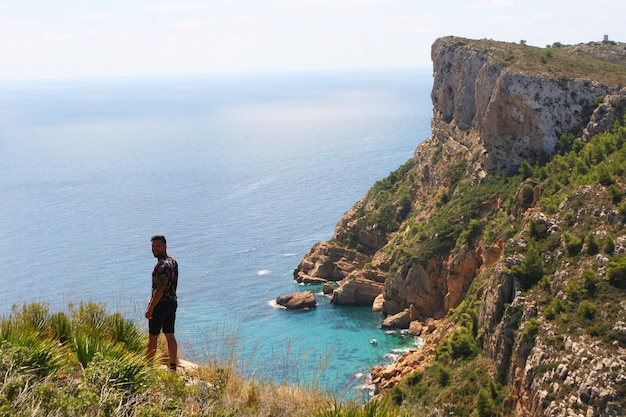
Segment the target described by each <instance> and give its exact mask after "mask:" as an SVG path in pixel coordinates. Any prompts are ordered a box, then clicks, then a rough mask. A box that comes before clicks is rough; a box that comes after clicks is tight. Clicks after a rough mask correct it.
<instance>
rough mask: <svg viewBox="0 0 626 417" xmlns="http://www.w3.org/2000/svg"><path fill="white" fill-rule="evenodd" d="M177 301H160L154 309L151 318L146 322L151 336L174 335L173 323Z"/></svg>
mask: <svg viewBox="0 0 626 417" xmlns="http://www.w3.org/2000/svg"><path fill="white" fill-rule="evenodd" d="M177 307H178V302H177V301H161V302H160V303H158V304H157V305H156V307H154V311H153V312H152V318H151V319H150V320H148V332H149V333H150V334H151V335H158V334H159V333H161V330H163V333H174V322H175V321H176V308H177Z"/></svg>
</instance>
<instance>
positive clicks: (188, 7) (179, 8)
mask: <svg viewBox="0 0 626 417" xmlns="http://www.w3.org/2000/svg"><path fill="white" fill-rule="evenodd" d="M212 8H213V6H212V5H211V4H210V3H205V2H199V1H198V2H192V3H163V4H154V5H151V6H147V7H145V8H144V9H143V10H144V11H146V12H148V13H177V12H190V11H192V12H193V11H198V10H209V9H212Z"/></svg>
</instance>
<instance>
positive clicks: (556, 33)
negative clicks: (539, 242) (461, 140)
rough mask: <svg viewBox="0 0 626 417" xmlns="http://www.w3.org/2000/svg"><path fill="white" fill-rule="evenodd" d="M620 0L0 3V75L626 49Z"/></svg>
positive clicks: (318, 66)
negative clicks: (471, 43) (454, 40)
mask: <svg viewBox="0 0 626 417" xmlns="http://www.w3.org/2000/svg"><path fill="white" fill-rule="evenodd" d="M624 16H626V2H624V0H598V1H590V0H539V1H538V0H458V1H446V0H431V1H421V0H419V1H418V0H206V1H204V0H187V1H173V0H164V1H162V0H107V1H102V0H99V1H96V0H0V80H12V79H33V78H35V79H39V78H42V79H43V78H74V77H119V76H159V75H179V74H190V75H191V74H194V75H195V74H210V73H230V72H256V71H293V70H298V71H299V70H326V69H349V68H350V69H351V68H401V67H423V66H427V67H430V66H431V65H432V63H431V59H430V48H431V45H432V43H433V42H434V41H435V40H436V39H437V38H439V37H442V36H449V35H454V36H462V37H467V38H471V39H484V38H487V39H493V40H497V41H506V42H519V41H521V40H525V41H526V43H527V44H528V45H533V46H540V47H545V46H546V45H551V44H553V43H554V42H560V43H562V44H576V43H584V42H590V41H601V40H602V39H603V36H604V35H609V39H610V40H615V41H621V42H626V25H625V24H624V22H623V19H624Z"/></svg>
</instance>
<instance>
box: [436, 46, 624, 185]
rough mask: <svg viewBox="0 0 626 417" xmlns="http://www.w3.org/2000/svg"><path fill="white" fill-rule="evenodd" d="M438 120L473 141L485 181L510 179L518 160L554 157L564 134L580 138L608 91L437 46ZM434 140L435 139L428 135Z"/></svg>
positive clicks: (465, 49)
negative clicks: (473, 134) (489, 176)
mask: <svg viewBox="0 0 626 417" xmlns="http://www.w3.org/2000/svg"><path fill="white" fill-rule="evenodd" d="M431 56H432V60H433V69H434V76H435V80H434V84H433V90H432V93H431V97H432V101H433V110H434V113H435V117H436V118H437V117H439V118H441V119H442V121H443V122H444V123H445V124H448V125H450V126H453V127H456V128H458V129H459V131H460V132H459V133H461V134H460V135H459V134H457V135H456V136H457V137H456V138H451V139H452V140H456V141H459V142H460V143H465V144H466V145H470V143H468V142H467V138H466V137H464V136H465V135H463V134H462V133H463V132H465V131H469V130H473V131H475V132H476V133H477V136H476V137H475V138H474V139H475V140H474V143H471V146H472V148H473V154H474V155H475V156H476V157H477V158H478V159H479V160H481V161H482V166H483V167H484V168H485V170H486V171H487V172H488V173H490V174H495V173H499V172H514V171H515V170H516V169H517V167H519V165H520V164H521V163H522V161H523V160H528V161H529V162H530V163H533V162H534V161H536V160H537V159H538V158H540V157H542V156H544V155H546V156H549V155H552V154H553V153H554V147H555V144H556V141H557V139H558V138H559V137H560V136H561V135H562V134H563V133H570V132H581V131H582V130H583V129H584V128H585V127H586V125H587V123H588V122H589V120H590V116H591V111H592V110H593V107H592V104H591V103H593V102H594V100H596V99H597V98H598V97H603V96H607V95H610V94H611V93H612V92H613V89H612V88H611V87H609V86H607V85H603V84H601V83H598V82H595V81H591V80H584V79H561V78H552V77H549V76H538V75H534V74H529V73H524V72H520V71H518V70H513V69H511V67H509V66H507V65H506V64H505V63H502V62H500V61H497V62H494V61H493V60H492V59H490V53H489V51H488V50H483V49H480V48H477V47H476V46H474V45H472V44H471V43H470V44H464V43H462V42H458V39H457V38H453V37H446V38H440V39H438V40H437V41H436V42H435V43H434V44H433V47H432V52H431ZM433 133H434V132H433Z"/></svg>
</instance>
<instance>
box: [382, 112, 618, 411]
mask: <svg viewBox="0 0 626 417" xmlns="http://www.w3.org/2000/svg"><path fill="white" fill-rule="evenodd" d="M622 120H623V116H622ZM625 140H626V127H624V123H623V122H622V123H616V124H615V125H614V128H613V130H612V131H610V132H604V133H602V134H599V135H596V136H594V137H593V138H592V139H591V140H590V141H589V142H583V141H581V140H580V139H578V138H573V137H571V136H564V137H562V138H561V140H560V141H559V145H558V148H559V151H558V153H557V154H556V155H555V156H554V157H553V159H552V160H551V161H549V162H546V163H543V164H536V165H535V166H530V165H528V164H523V165H522V166H521V167H520V173H519V174H517V175H514V176H508V177H505V176H498V177H490V178H487V179H486V180H485V181H483V182H481V183H475V182H474V181H473V180H472V178H471V177H470V176H468V175H466V176H464V177H462V178H460V179H459V180H458V181H452V182H451V185H450V187H449V188H448V189H447V190H446V191H445V192H442V193H441V194H440V197H439V200H438V201H437V204H436V205H437V211H436V212H435V213H433V214H432V215H431V216H430V217H428V218H422V219H420V217H419V213H416V212H413V213H410V214H409V215H408V216H407V218H406V219H405V222H404V223H403V226H402V230H406V232H404V233H402V234H401V235H400V234H398V235H396V238H395V239H396V242H395V245H394V246H395V247H396V248H399V250H397V256H396V257H395V258H394V265H395V268H400V267H401V266H402V265H403V264H406V263H408V262H415V261H418V262H426V261H428V260H432V259H434V258H435V259H436V258H439V259H444V258H446V257H447V256H448V255H449V253H450V252H452V251H459V250H460V248H461V247H462V246H464V245H469V246H479V245H483V246H488V245H489V244H490V243H491V242H493V241H495V240H498V239H504V240H505V241H507V242H508V243H507V245H506V247H505V253H504V255H505V256H506V257H508V259H511V262H512V265H511V267H510V268H509V269H508V270H504V271H502V273H503V274H507V275H509V276H511V277H512V278H513V279H514V282H515V283H516V285H517V286H518V288H519V289H520V290H521V291H522V295H523V297H524V298H526V299H528V300H532V302H533V303H534V304H533V305H536V306H537V307H536V308H537V316H536V317H531V318H530V319H529V320H527V321H524V320H522V321H521V322H520V324H521V327H520V328H519V329H517V330H512V331H513V332H514V333H511V334H510V335H509V337H513V338H514V340H516V341H517V342H516V346H519V348H518V349H519V350H520V352H522V353H523V352H526V353H525V354H526V355H528V351H530V348H532V346H534V344H535V340H536V339H537V338H541V340H542V344H545V345H547V347H544V349H545V350H546V352H550V351H551V349H553V350H554V352H555V356H556V357H558V355H559V353H558V352H559V351H560V350H562V349H563V346H564V343H565V340H566V339H568V338H569V337H570V336H572V335H575V337H584V338H585V340H588V341H589V343H590V344H593V346H594V348H595V349H596V350H597V351H598V352H604V353H605V355H606V357H607V358H610V357H611V356H612V355H613V353H612V352H614V351H615V349H616V348H617V347H619V346H621V347H625V346H626V339H625V338H624V336H623V334H618V333H616V330H615V323H618V322H620V321H623V320H624V307H623V306H626V292H625V290H626V256H624V255H623V252H619V253H618V252H616V244H615V241H614V238H615V237H617V236H622V237H623V236H624V223H625V217H626V146H624V142H625ZM401 188H402V186H401V185H400V186H398V185H396V186H395V188H394V189H401ZM379 194H381V192H379ZM389 200H392V201H393V198H389ZM495 201H497V203H495ZM531 212H532V213H535V214H536V216H533V215H532V214H531V215H529V213H531ZM622 249H623V247H622ZM515 259H517V261H515ZM393 268H394V267H392V270H393ZM493 274H494V271H493V270H488V271H486V272H484V273H482V274H480V275H479V276H478V277H477V278H476V279H475V280H474V281H473V283H472V286H471V288H470V289H469V291H468V294H467V296H466V298H465V300H464V301H463V302H462V303H461V305H460V306H458V307H457V308H456V309H454V310H451V311H449V312H448V317H447V319H446V323H447V324H446V327H448V328H450V329H456V330H454V331H453V332H452V334H451V336H449V337H448V338H446V339H444V340H443V341H442V342H441V343H440V344H439V346H438V348H437V350H436V355H435V357H434V360H433V361H432V362H431V363H430V364H429V365H428V366H427V367H426V368H425V369H424V370H419V371H415V372H413V373H412V374H411V375H410V376H409V377H407V378H405V380H404V381H403V382H402V383H401V384H399V385H396V386H395V387H394V388H393V389H391V390H390V391H389V392H388V393H387V397H388V398H389V399H390V400H392V401H393V402H395V403H397V404H415V403H418V404H422V405H423V406H427V405H428V406H431V407H434V408H436V409H438V410H439V411H446V412H450V413H452V414H454V415H459V416H471V415H476V416H496V415H503V414H504V415H506V414H507V413H509V412H511V410H510V409H509V405H508V402H507V400H506V398H507V395H509V391H510V389H511V387H510V386H507V385H506V384H505V383H504V382H505V381H501V380H499V378H498V371H496V370H495V365H494V362H493V361H492V360H491V359H489V358H488V357H487V356H486V355H485V354H484V353H483V350H484V348H485V346H484V344H485V343H488V341H487V339H486V338H485V331H486V330H485V329H483V328H480V327H478V319H477V314H478V313H477V311H478V309H479V308H480V306H481V303H483V302H484V299H483V297H484V292H485V288H486V286H488V285H490V284H489V283H490V282H491V280H492V279H493ZM519 309H520V305H507V306H505V311H504V312H503V313H502V315H501V317H500V319H499V320H501V321H502V322H504V321H505V320H507V317H514V316H516V315H519V314H522V313H523V312H522V311H520V310H519ZM524 314H530V313H528V312H525V313H524ZM518 320H519V319H518ZM524 346H525V347H524ZM561 355H562V354H561ZM546 357H548V355H546ZM521 359H523V360H525V359H526V358H525V357H523V356H522V358H521ZM557 366H558V363H556V362H555V363H552V364H551V363H546V364H543V365H542V366H541V367H539V368H537V369H535V370H534V372H535V373H536V374H538V375H539V378H540V377H541V375H542V374H543V375H545V380H546V381H545V383H544V384H545V390H546V392H552V389H551V388H552V385H550V384H554V383H556V382H559V383H561V382H562V381H560V380H559V379H558V378H556V377H555V376H553V375H554V373H555V369H556V368H557ZM500 372H506V370H505V371H500ZM571 372H575V370H572V371H571ZM616 381H617V380H616ZM612 384H613V386H612V388H611V389H613V390H614V391H611V392H612V394H610V395H608V394H607V396H608V397H609V398H608V399H607V398H604V399H603V400H602V401H600V400H598V399H596V400H594V405H595V406H596V407H598V408H599V409H602V407H603V406H604V405H605V403H603V401H604V402H606V401H609V400H610V401H611V402H612V403H613V405H617V406H618V409H622V410H626V396H625V395H624V394H626V384H624V383H623V382H622V383H621V384H620V383H619V382H617V383H616V382H615V381H613V382H612ZM615 384H616V385H615ZM563 389H564V390H567V389H572V388H569V387H567V386H565V387H564V388H563ZM555 398H556V397H555V396H554V394H548V395H547V396H546V397H545V398H544V404H543V406H544V407H547V406H548V405H549V404H550V402H551V401H553V400H554V399H555ZM601 415H604V414H601Z"/></svg>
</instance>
